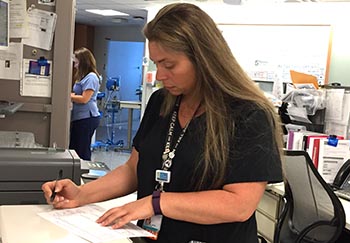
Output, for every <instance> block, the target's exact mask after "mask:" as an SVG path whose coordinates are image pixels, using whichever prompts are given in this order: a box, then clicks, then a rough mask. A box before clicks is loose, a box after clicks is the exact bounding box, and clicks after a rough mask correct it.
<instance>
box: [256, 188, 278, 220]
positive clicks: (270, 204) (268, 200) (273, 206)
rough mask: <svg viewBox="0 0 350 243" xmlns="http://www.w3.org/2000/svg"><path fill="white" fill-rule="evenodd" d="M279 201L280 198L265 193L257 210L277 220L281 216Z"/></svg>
mask: <svg viewBox="0 0 350 243" xmlns="http://www.w3.org/2000/svg"><path fill="white" fill-rule="evenodd" d="M279 200H280V198H279V196H276V195H274V194H272V193H270V192H267V191H265V193H264V195H263V196H262V198H261V200H260V202H259V205H258V209H257V210H258V211H261V213H263V214H266V215H267V216H269V217H271V219H272V220H274V219H277V218H278V215H279V214H278V212H279Z"/></svg>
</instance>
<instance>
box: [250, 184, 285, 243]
mask: <svg viewBox="0 0 350 243" xmlns="http://www.w3.org/2000/svg"><path fill="white" fill-rule="evenodd" d="M280 203H281V196H280V195H278V194H277V193H275V192H273V191H265V193H264V195H263V197H262V199H261V200H260V203H259V205H258V209H257V211H256V220H257V224H258V233H259V234H260V235H262V236H263V237H264V238H265V239H266V240H267V241H269V242H273V236H274V233H275V226H276V223H277V219H278V217H279V213H280Z"/></svg>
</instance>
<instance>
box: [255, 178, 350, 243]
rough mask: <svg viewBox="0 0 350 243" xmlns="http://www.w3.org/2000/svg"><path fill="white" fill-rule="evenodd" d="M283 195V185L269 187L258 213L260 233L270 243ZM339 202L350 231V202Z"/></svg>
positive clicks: (342, 200)
mask: <svg viewBox="0 0 350 243" xmlns="http://www.w3.org/2000/svg"><path fill="white" fill-rule="evenodd" d="M283 195H284V184H283V183H277V184H269V185H267V187H266V190H265V193H264V195H263V198H262V199H261V201H260V203H259V206H258V209H257V212H256V219H257V223H258V231H259V233H260V234H261V235H263V236H264V237H265V238H266V239H267V240H268V241H270V242H272V239H273V235H274V232H275V224H276V223H277V219H278V217H279V212H280V209H281V208H280V207H281V196H283ZM339 200H340V202H341V203H342V205H343V208H344V211H345V217H346V225H345V228H346V229H347V230H350V202H349V201H347V200H344V199H342V198H339Z"/></svg>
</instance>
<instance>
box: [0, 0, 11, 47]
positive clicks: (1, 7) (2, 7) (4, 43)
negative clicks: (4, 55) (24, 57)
mask: <svg viewBox="0 0 350 243" xmlns="http://www.w3.org/2000/svg"><path fill="white" fill-rule="evenodd" d="M9 16H10V5H9V0H0V50H2V49H6V48H8V47H9V42H10V26H9V22H10V20H9Z"/></svg>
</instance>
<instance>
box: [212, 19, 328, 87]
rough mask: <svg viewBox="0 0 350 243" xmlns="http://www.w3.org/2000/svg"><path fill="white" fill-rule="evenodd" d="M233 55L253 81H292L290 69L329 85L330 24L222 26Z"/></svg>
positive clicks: (221, 28)
mask: <svg viewBox="0 0 350 243" xmlns="http://www.w3.org/2000/svg"><path fill="white" fill-rule="evenodd" d="M218 27H219V29H220V30H221V31H222V34H223V36H224V38H225V39H226V41H227V42H228V45H229V46H230V48H231V50H232V53H233V55H234V56H235V58H236V59H237V61H238V62H239V63H240V65H241V66H242V68H243V69H244V70H245V71H246V72H247V74H248V75H249V76H250V77H251V78H252V79H253V80H261V81H274V80H275V79H276V78H279V79H280V80H281V81H283V82H286V83H288V82H291V78H290V70H294V71H298V72H303V73H307V74H311V75H314V76H316V77H317V79H318V83H319V84H320V85H323V84H327V83H328V67H329V63H330V55H331V46H332V45H331V44H332V28H331V25H273V24H269V25H266V24H219V25H218Z"/></svg>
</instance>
